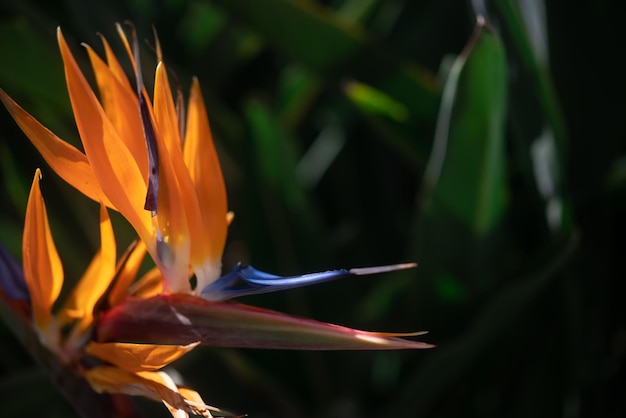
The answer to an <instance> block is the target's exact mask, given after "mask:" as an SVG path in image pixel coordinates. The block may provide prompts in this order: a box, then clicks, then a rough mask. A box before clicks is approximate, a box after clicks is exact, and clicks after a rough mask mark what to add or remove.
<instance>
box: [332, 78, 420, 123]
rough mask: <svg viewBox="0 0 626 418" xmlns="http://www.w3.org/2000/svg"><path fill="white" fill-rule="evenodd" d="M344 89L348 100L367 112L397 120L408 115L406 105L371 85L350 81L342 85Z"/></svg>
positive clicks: (402, 119)
mask: <svg viewBox="0 0 626 418" xmlns="http://www.w3.org/2000/svg"><path fill="white" fill-rule="evenodd" d="M344 91H345V92H346V95H347V96H348V98H349V99H350V100H352V101H353V102H354V103H355V104H356V105H357V106H358V107H359V108H361V109H362V110H363V111H365V112H367V113H370V114H374V115H379V116H385V117H388V118H390V119H393V120H395V121H397V122H402V121H405V120H406V119H407V118H408V117H409V111H408V109H407V108H406V106H404V105H402V104H401V103H398V102H397V101H396V100H394V99H393V98H392V97H390V96H389V95H387V94H385V93H383V92H382V91H380V90H377V89H376V88H374V87H372V86H368V85H367V84H363V83H359V82H357V81H350V82H347V83H346V84H345V85H344Z"/></svg>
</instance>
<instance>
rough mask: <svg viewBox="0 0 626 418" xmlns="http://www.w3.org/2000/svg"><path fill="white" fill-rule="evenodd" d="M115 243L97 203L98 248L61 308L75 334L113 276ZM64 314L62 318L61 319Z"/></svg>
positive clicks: (83, 326) (88, 321)
mask: <svg viewBox="0 0 626 418" xmlns="http://www.w3.org/2000/svg"><path fill="white" fill-rule="evenodd" d="M115 259H116V245H115V235H114V234H113V227H112V225H111V219H110V218H109V214H108V212H107V210H106V208H105V207H104V206H103V205H101V206H100V250H99V251H98V253H97V254H96V256H94V258H93V260H92V261H91V263H90V264H89V267H88V268H87V270H86V271H85V273H84V274H83V276H82V277H81V279H80V281H79V282H78V284H77V285H76V286H75V287H74V289H73V290H72V293H71V295H70V296H69V298H68V299H67V301H66V302H65V305H64V307H63V310H62V311H61V314H60V316H61V318H62V319H64V320H67V319H71V318H72V317H73V318H77V319H79V321H80V322H79V323H78V324H77V325H76V328H75V331H74V332H75V334H76V335H78V334H81V333H82V332H84V331H85V330H86V329H87V328H88V327H89V326H90V325H91V323H92V322H93V317H94V316H93V315H94V308H95V306H96V304H97V303H98V301H99V300H100V298H101V297H102V295H103V294H104V292H105V291H106V290H107V289H108V287H109V285H110V284H111V280H113V277H114V275H115V262H116V261H115ZM64 317H66V318H64Z"/></svg>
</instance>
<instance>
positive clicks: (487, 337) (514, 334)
mask: <svg viewBox="0 0 626 418" xmlns="http://www.w3.org/2000/svg"><path fill="white" fill-rule="evenodd" d="M578 242H579V239H578V236H577V235H575V234H571V235H570V236H568V237H564V239H563V240H561V241H559V242H556V243H555V244H554V245H553V247H551V248H547V249H546V250H545V251H544V252H543V253H540V254H536V255H535V263H533V265H532V266H530V268H528V267H527V268H526V269H525V273H524V274H523V275H522V276H521V277H519V278H516V279H512V280H509V281H508V282H509V283H510V284H509V285H508V286H506V287H505V288H503V289H502V290H501V291H499V292H498V293H497V294H496V295H494V297H493V298H491V299H490V300H489V303H487V304H486V305H485V306H484V307H481V309H480V311H479V312H478V313H477V314H476V316H475V318H474V320H473V322H472V324H471V326H470V327H469V328H468V329H467V331H466V332H465V333H463V334H462V335H460V336H459V337H458V338H456V339H453V340H452V341H449V342H448V343H447V344H446V345H445V346H441V347H439V348H437V349H435V350H434V351H433V352H432V353H430V356H429V357H428V358H427V359H426V360H425V362H424V363H422V364H420V367H419V368H418V369H416V370H415V371H414V373H413V374H412V376H411V377H410V378H409V381H408V382H407V383H406V385H405V386H404V388H403V389H402V390H401V391H400V392H399V393H398V397H399V399H396V402H395V403H394V405H398V406H399V407H398V408H396V410H391V411H390V416H402V415H405V416H416V415H419V413H418V411H424V410H425V409H427V408H428V407H431V406H432V405H433V403H436V402H437V400H444V399H446V391H447V390H448V389H449V388H450V387H451V386H452V385H453V384H454V382H455V381H456V380H457V379H459V378H460V377H461V376H462V375H464V374H466V373H467V372H468V370H469V369H471V368H474V367H475V365H476V364H479V359H480V358H483V357H485V356H488V355H489V353H493V352H494V351H497V350H498V347H500V342H501V341H505V342H506V343H507V344H510V345H517V346H522V345H524V344H531V343H538V342H537V341H533V342H531V341H528V338H527V337H526V336H525V335H524V334H523V333H521V330H518V329H516V328H513V327H512V326H511V325H512V324H515V323H516V321H519V320H520V318H521V317H523V315H524V314H525V313H527V312H529V311H530V310H531V309H532V308H533V306H534V304H535V303H536V301H537V300H538V298H539V296H540V295H541V293H542V292H545V290H546V288H547V287H548V285H550V284H551V283H553V282H554V281H555V280H556V278H557V277H558V272H559V271H560V270H561V268H562V267H563V266H564V265H565V264H566V263H567V262H569V261H570V259H571V257H572V255H573V254H574V252H575V250H576V249H577V246H578Z"/></svg>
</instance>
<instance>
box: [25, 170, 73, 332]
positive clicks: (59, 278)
mask: <svg viewBox="0 0 626 418" xmlns="http://www.w3.org/2000/svg"><path fill="white" fill-rule="evenodd" d="M40 179H41V171H39V169H37V171H36V172H35V178H34V179H33V184H32V187H31V189H30V195H29V196H28V205H27V207H26V221H25V224H24V237H23V241H22V264H23V266H24V278H25V280H26V285H27V286H28V293H29V294H30V299H31V306H32V311H33V320H34V322H35V324H36V325H37V326H38V327H39V329H44V328H47V326H48V324H49V323H50V320H51V318H52V305H53V304H54V302H55V301H56V299H57V297H58V296H59V293H60V291H61V287H62V286H63V266H62V265H61V259H60V258H59V254H58V252H57V249H56V246H55V245H54V241H53V240H52V234H51V232H50V226H49V225H48V215H47V213H46V206H45V203H44V201H43V197H42V196H41V191H40V189H39V180H40Z"/></svg>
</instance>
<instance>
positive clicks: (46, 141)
mask: <svg viewBox="0 0 626 418" xmlns="http://www.w3.org/2000/svg"><path fill="white" fill-rule="evenodd" d="M0 100H2V102H3V103H4V106H5V107H6V108H7V110H8V111H9V113H11V116H13V119H15V122H17V124H18V125H19V127H20V129H22V131H24V133H25V134H26V136H27V137H28V139H30V141H31V142H32V143H33V145H34V146H35V147H36V148H37V150H38V151H39V153H40V154H41V156H42V157H43V158H44V159H45V160H46V162H47V163H48V164H49V165H50V167H51V168H52V169H53V170H54V171H55V172H56V173H57V174H58V175H59V176H60V177H61V178H62V179H63V180H65V181H66V182H68V183H69V184H70V185H72V186H73V187H75V188H76V189H77V190H78V191H79V192H81V193H83V194H84V195H85V196H87V197H89V198H91V199H93V200H95V201H102V202H105V204H106V205H107V206H108V207H111V208H114V206H113V204H112V203H111V202H110V201H109V199H108V198H107V197H106V195H105V194H104V193H103V192H102V188H101V187H100V184H99V183H98V180H97V179H96V176H95V174H94V172H93V170H92V168H91V166H90V165H89V161H88V160H87V157H86V156H85V154H83V153H82V152H80V151H79V150H78V149H76V148H74V147H73V146H72V145H70V144H68V143H67V142H65V141H63V140H62V139H61V138H59V137H58V136H56V135H55V134H53V133H52V132H51V131H50V130H48V128H46V127H45V126H43V125H42V124H41V123H39V122H38V121H37V119H35V118H34V117H32V116H31V115H30V114H29V113H28V112H26V111H25V110H24V109H22V108H21V107H20V106H19V105H18V104H17V103H15V101H13V99H11V98H10V97H9V96H8V95H7V94H6V93H5V92H4V90H2V89H0Z"/></svg>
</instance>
